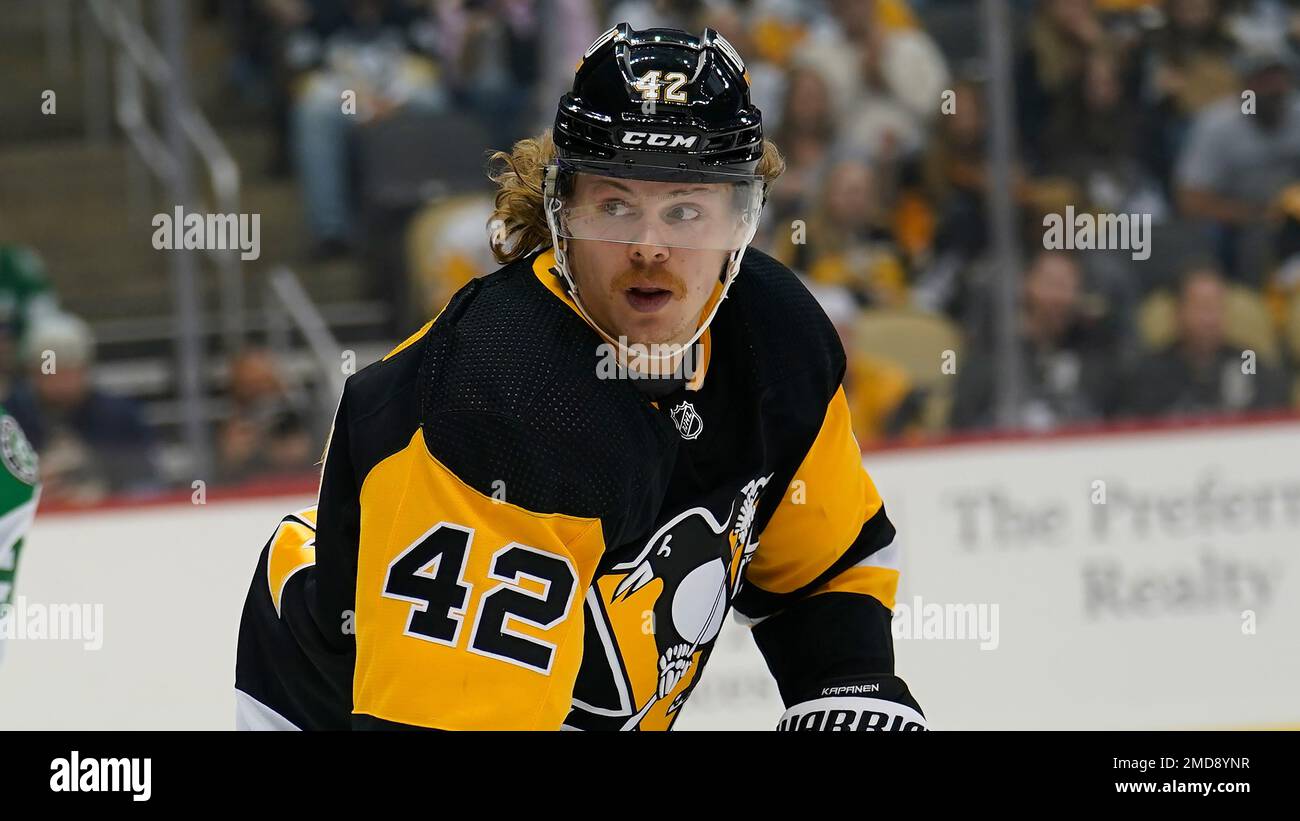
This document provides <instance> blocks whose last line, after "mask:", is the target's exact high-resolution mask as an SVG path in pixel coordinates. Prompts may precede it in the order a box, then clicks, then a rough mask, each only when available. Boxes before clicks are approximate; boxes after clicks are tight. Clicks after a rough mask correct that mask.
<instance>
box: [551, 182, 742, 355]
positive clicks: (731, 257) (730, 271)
mask: <svg viewBox="0 0 1300 821" xmlns="http://www.w3.org/2000/svg"><path fill="white" fill-rule="evenodd" d="M553 181H554V178H553V177H552V176H551V175H549V174H548V178H547V180H546V185H547V187H548V188H549V187H550V186H551V185H552V184H553ZM546 222H547V225H548V226H550V229H551V247H552V248H553V249H554V250H555V267H557V268H558V269H559V271H560V278H561V279H563V280H564V286H565V289H566V290H567V291H568V293H569V297H570V298H571V299H572V300H573V304H574V305H575V306H577V308H578V312H579V313H580V314H582V317H583V319H585V320H587V323H588V324H589V325H591V327H592V328H594V329H595V330H596V333H598V334H600V336H601V337H602V338H604V340H605V341H606V342H608V343H610V344H611V345H617V346H618V352H619V355H620V356H622V357H628V359H624V361H632V360H633V359H640V358H645V359H670V358H672V357H674V356H679V355H680V354H681V352H682V351H686V350H689V349H690V347H691V346H692V345H694V344H695V343H696V342H698V341H699V339H700V337H702V336H704V332H705V331H707V330H708V329H709V325H710V324H712V322H713V318H714V317H715V316H717V314H718V308H720V307H722V301H723V300H724V299H726V298H727V292H728V291H729V290H731V284H732V283H733V282H735V281H736V277H737V276H738V275H739V274H740V260H741V258H742V257H743V256H744V255H745V249H746V248H748V247H749V243H750V241H752V240H753V238H754V232H755V231H756V230H757V229H758V215H755V216H754V219H753V220H752V221H751V222H750V225H749V230H748V231H746V233H745V239H744V241H743V242H741V244H740V247H739V248H736V249H735V250H733V251H730V252H729V253H728V255H727V262H726V264H725V265H724V266H723V269H722V274H721V275H720V276H719V281H721V282H722V293H721V294H719V295H718V298H717V300H715V301H714V303H713V308H712V309H710V311H709V315H708V316H706V317H705V318H704V321H703V322H701V323H700V326H699V327H698V328H697V329H696V330H695V333H694V334H693V335H692V336H691V338H690V339H689V340H687V341H686V342H684V343H682V344H681V345H680V346H679V347H678V349H677V350H676V351H673V352H670V353H667V354H659V355H654V354H651V353H649V352H648V351H644V352H642V351H638V352H632V351H629V350H628V348H627V346H625V345H624V344H623V343H622V342H621V341H620V338H619V337H618V336H616V335H614V334H612V333H610V332H609V331H607V330H606V329H605V328H603V327H602V326H601V324H600V323H599V322H597V321H596V320H595V318H594V317H592V315H591V312H590V311H588V310H587V306H586V305H585V304H583V301H582V296H581V294H580V293H579V291H578V283H577V282H576V281H575V280H574V277H573V272H572V271H571V270H570V268H569V256H568V253H567V249H566V244H567V243H566V238H565V237H562V236H560V230H559V224H558V222H557V217H556V214H555V211H554V209H550V208H548V209H546Z"/></svg>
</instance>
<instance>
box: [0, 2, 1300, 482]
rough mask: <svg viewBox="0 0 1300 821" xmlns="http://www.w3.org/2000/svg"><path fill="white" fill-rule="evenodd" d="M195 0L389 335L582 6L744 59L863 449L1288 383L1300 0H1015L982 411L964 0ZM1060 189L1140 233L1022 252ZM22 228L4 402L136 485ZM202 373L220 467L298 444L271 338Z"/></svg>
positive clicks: (1297, 371)
mask: <svg viewBox="0 0 1300 821" xmlns="http://www.w3.org/2000/svg"><path fill="white" fill-rule="evenodd" d="M213 5H216V6H219V7H220V13H221V18H222V20H223V25H224V26H225V30H226V31H227V32H228V35H229V47H230V53H231V55H232V56H231V60H230V66H231V70H230V79H231V82H232V87H233V88H234V89H235V90H236V91H237V92H238V93H239V94H241V95H243V96H244V97H245V98H246V99H252V100H257V101H260V104H261V106H262V108H261V110H262V111H264V112H265V126H266V128H267V129H268V132H270V133H272V134H274V135H275V144H276V146H277V150H276V153H275V157H276V159H275V162H274V163H273V167H272V169H271V171H272V172H274V173H284V174H289V175H292V177H293V179H294V180H295V184H296V186H297V187H298V190H299V193H300V196H301V202H302V212H303V215H304V233H305V236H306V237H307V238H308V244H309V247H310V250H311V256H312V257H313V258H316V259H327V258H352V259H355V260H356V261H357V262H358V263H360V267H359V270H361V271H362V272H363V274H361V275H363V276H366V277H368V278H370V280H372V281H371V283H370V284H371V286H372V290H373V291H374V292H375V293H376V294H380V295H382V296H384V298H386V299H387V300H388V301H389V303H390V305H391V306H392V308H393V310H394V326H393V336H394V337H400V336H404V335H405V334H406V333H409V332H410V331H411V330H413V329H414V328H415V327H418V325H419V324H420V323H421V322H423V321H424V320H425V319H427V317H429V316H432V315H433V314H434V313H436V311H437V310H438V308H439V307H440V306H441V305H442V304H443V302H445V300H446V298H447V297H448V296H449V295H450V293H451V292H453V291H454V290H455V289H456V288H457V287H459V286H460V285H461V284H463V283H464V282H465V281H467V280H468V279H470V278H472V277H474V276H478V275H481V274H484V273H487V272H489V271H491V270H494V269H495V267H496V265H495V263H494V262H493V260H492V257H491V255H490V252H489V249H488V244H487V241H486V234H485V223H486V219H487V215H488V213H489V212H490V209H491V190H490V188H489V187H488V182H487V180H486V176H485V175H484V173H483V171H484V169H483V160H484V156H485V151H486V150H487V149H489V148H506V147H508V146H509V145H510V144H511V143H513V142H514V141H515V140H517V139H520V138H522V137H525V136H532V135H534V134H536V133H538V132H540V131H541V130H542V129H544V128H548V127H549V126H550V125H551V122H552V120H553V118H554V110H555V109H554V107H555V103H556V101H557V100H558V98H559V96H560V94H561V93H563V92H564V91H565V90H566V89H567V85H568V83H569V82H570V81H571V79H572V70H573V66H574V63H575V61H576V57H577V55H579V54H581V53H582V51H583V50H584V49H585V48H586V46H587V45H588V44H589V43H590V42H591V41H592V40H594V39H595V38H596V37H597V36H598V35H599V34H600V32H602V31H604V30H605V29H606V28H608V27H609V26H610V25H612V24H614V23H616V22H619V21H627V22H629V23H630V24H632V25H633V26H634V27H636V28H647V27H652V26H669V27H676V28H683V29H686V30H689V31H693V32H699V31H701V30H702V29H703V28H704V27H706V26H708V27H712V28H714V29H717V30H718V31H719V32H721V33H722V34H723V35H724V36H726V37H727V38H728V39H729V40H730V41H731V42H732V43H733V44H734V45H735V46H736V48H737V50H738V51H739V52H740V54H741V55H742V56H743V57H744V58H745V60H746V64H747V68H748V70H749V75H750V78H751V86H752V96H753V98H754V101H755V102H756V103H757V105H758V106H759V107H760V108H761V109H762V111H763V114H764V123H765V127H766V131H767V134H768V135H769V136H770V137H771V138H772V139H773V140H774V141H775V142H776V144H777V146H778V147H779V148H780V149H781V151H782V153H783V154H784V156H785V158H786V161H787V171H786V172H785V174H784V175H783V176H782V177H781V178H780V180H779V181H778V182H777V184H776V187H775V190H774V191H773V192H772V194H771V197H770V199H769V201H768V204H767V210H766V212H765V215H764V219H763V222H762V227H761V229H760V233H759V235H758V237H757V238H756V240H755V246H756V247H758V248H760V249H762V250H764V251H766V252H768V253H771V254H773V255H774V256H776V257H778V258H779V259H781V260H782V261H783V262H785V263H786V264H787V265H789V266H790V267H791V268H792V269H793V270H795V271H796V272H797V273H798V274H799V275H800V276H801V277H803V278H804V279H805V281H806V282H807V284H808V286H809V288H810V290H812V291H813V293H814V295H815V296H817V298H818V299H819V300H820V301H821V302H822V304H823V305H824V306H825V308H826V310H827V313H828V315H830V316H831V318H832V320H833V321H834V322H835V324H836V326H837V328H839V330H840V332H841V334H842V336H843V339H844V342H845V348H846V350H847V351H848V353H849V369H848V374H847V377H846V387H847V389H848V392H849V395H850V401H851V404H852V407H853V413H854V426H855V431H856V432H857V435H858V439H859V441H860V442H861V443H862V444H863V445H864V446H870V445H871V444H872V443H878V442H880V441H885V440H892V439H895V438H898V437H904V438H914V437H921V436H934V435H942V434H945V433H948V432H966V431H979V430H984V429H988V428H990V427H992V426H994V425H1011V426H1014V427H1017V428H1021V429H1029V430H1034V431H1049V430H1056V429H1062V428H1073V427H1077V426H1088V425H1095V424H1104V423H1117V422H1118V423H1126V422H1128V421H1130V420H1138V419H1141V420H1148V419H1170V418H1180V417H1189V416H1218V415H1231V414H1240V413H1246V412H1269V411H1282V410H1285V409H1288V408H1290V409H1295V408H1297V407H1300V91H1297V89H1296V80H1297V76H1298V75H1297V71H1298V70H1300V62H1297V56H1298V55H1300V48H1297V46H1298V45H1300V0H1012V2H1011V3H1010V5H1011V9H1012V12H1013V14H1012V21H1013V31H1012V32H1010V35H1011V36H1010V38H1009V43H1010V44H1011V48H1012V53H1011V54H1010V55H1008V56H1009V58H1010V61H1011V65H1012V69H1013V86H1014V87H1013V89H1012V91H1013V97H1014V111H1015V118H1014V123H1013V128H1014V131H1015V156H1014V158H1013V162H1012V169H1013V170H1012V175H1011V176H1012V179H1011V180H1010V189H1011V196H1012V200H1013V202H1014V203H1015V206H1016V213H1017V216H1018V219H1019V223H1018V225H1017V226H1016V228H1017V231H1018V239H1019V245H1018V248H1017V252H1018V253H1017V256H1018V262H1017V266H1016V267H1017V268H1018V270H1017V271H1015V272H1014V274H1015V276H1016V279H1017V284H1018V290H1019V298H1020V305H1019V315H1018V318H1017V324H1016V332H1015V340H1016V344H1017V345H1018V349H1019V351H1018V353H1019V356H1018V357H1016V358H1015V360H1014V361H1016V362H1018V368H1019V371H1020V372H1019V373H1018V374H1017V376H1018V382H1019V383H1020V385H1021V396H1020V401H1019V403H1018V404H1017V406H1016V407H1014V408H1011V409H1010V415H1008V414H1007V410H1008V409H1006V408H1004V407H1003V406H1002V403H1001V402H1000V401H999V396H1000V394H999V391H1000V386H1001V385H1002V382H1003V377H1004V376H1005V373H1004V368H1005V367H1006V364H1007V363H1006V362H1004V361H1003V359H1002V358H1001V357H1000V356H999V355H998V353H997V351H998V346H997V340H998V334H999V331H1000V330H1001V328H1000V327H999V321H1000V320H999V316H1000V315H999V313H998V312H997V310H996V306H997V298H996V297H997V293H996V289H997V286H998V282H999V280H1000V278H1001V277H1002V275H1003V274H1004V273H1005V272H1004V271H1003V270H1002V266H1001V263H1000V262H999V260H998V258H997V257H996V256H995V254H994V250H993V247H992V242H991V233H990V230H989V219H988V214H989V211H988V208H987V204H986V203H987V197H988V195H989V187H990V185H991V184H992V179H991V171H990V158H989V146H990V135H989V126H990V119H991V116H990V112H989V109H988V105H987V100H988V91H989V89H988V70H987V65H986V63H985V55H984V52H983V43H984V36H983V31H982V28H981V25H982V21H981V17H980V5H981V4H980V3H979V2H975V0H910V2H909V0H224V2H219V1H218V0H213ZM349 106H351V107H349ZM1067 209H1068V213H1071V214H1076V215H1085V216H1086V217H1089V218H1092V217H1096V216H1099V215H1107V214H1116V215H1133V216H1134V217H1135V221H1134V223H1133V224H1134V225H1137V224H1142V225H1144V226H1149V235H1148V236H1146V238H1145V240H1144V242H1146V244H1147V245H1146V248H1145V251H1143V250H1142V249H1139V248H1136V247H1134V245H1133V242H1136V241H1137V240H1136V239H1135V238H1134V237H1130V240H1131V242H1130V244H1129V245H1128V246H1126V247H1119V248H1106V249H1098V250H1089V249H1070V248H1069V247H1068V246H1067V247H1059V245H1058V247H1047V246H1048V244H1049V243H1047V242H1046V241H1045V236H1046V232H1045V227H1044V226H1045V221H1044V218H1045V217H1047V216H1049V215H1053V214H1057V215H1063V214H1066V213H1067ZM1067 230H1068V229H1067ZM1139 251H1141V252H1139ZM27 253H28V252H26V251H25V250H24V249H21V248H19V247H16V246H12V247H6V248H5V249H4V250H3V253H0V266H3V267H0V275H2V276H0V287H3V288H4V289H6V290H8V291H10V292H12V293H5V294H0V308H6V309H7V311H8V319H7V320H6V322H7V324H6V325H5V326H4V327H5V329H6V332H5V333H4V334H3V335H0V336H3V337H4V338H3V339H0V357H3V359H4V362H5V368H4V372H5V379H6V385H5V391H4V393H5V396H6V398H5V399H4V405H5V407H6V408H7V409H8V411H9V412H10V413H11V414H13V415H14V416H15V417H17V418H18V419H19V421H20V422H21V423H22V424H23V425H24V427H25V428H26V429H27V430H28V432H29V436H31V438H32V440H33V442H34V444H35V445H36V447H37V448H38V450H39V451H40V453H41V456H42V460H43V464H44V466H45V469H46V470H47V471H49V472H50V475H51V476H52V477H54V481H57V482H64V481H65V480H66V484H67V486H68V488H72V487H73V486H74V485H75V487H76V490H72V489H69V490H67V491H66V495H68V496H69V497H76V496H77V494H81V495H83V496H87V497H95V496H102V495H104V494H108V493H122V492H132V491H135V490H140V489H146V490H147V489H148V488H150V487H155V486H157V485H158V484H159V483H160V482H163V481H165V480H164V479H163V478H162V474H161V473H160V471H159V469H158V468H157V466H156V464H157V460H156V458H155V456H154V455H153V454H154V449H155V447H156V443H155V442H154V440H153V436H152V434H151V432H150V430H149V428H148V425H146V424H144V422H143V421H142V417H141V414H140V411H139V408H137V407H135V406H134V405H133V404H132V402H131V401H130V400H128V399H126V398H125V397H121V396H115V395H113V394H112V393H111V392H108V391H105V390H104V389H102V388H99V387H97V386H96V385H95V381H94V380H93V379H92V378H91V376H92V375H93V369H94V364H93V363H94V341H93V337H92V334H91V333H90V330H89V329H88V328H87V327H86V325H85V323H84V322H81V321H80V320H78V319H77V318H75V317H70V316H67V315H66V314H62V313H60V312H59V311H58V309H57V307H56V306H54V305H53V301H54V300H53V299H52V298H48V299H46V298H45V297H44V296H43V295H42V293H41V290H40V288H39V287H38V286H34V285H32V282H37V281H39V279H40V277H39V275H38V269H39V265H38V264H37V263H34V262H33V261H32V260H31V259H30V258H29V257H28V256H24V255H26V254H27ZM43 300H44V301H45V302H48V303H50V304H46V305H43V304H42V301H43ZM51 350H59V351H66V352H61V353H59V362H60V363H67V366H68V367H66V368H64V367H60V368H59V369H58V374H59V376H58V377H57V378H56V379H51V378H50V377H49V375H48V374H44V375H40V374H41V369H42V368H43V367H48V363H46V362H45V360H44V359H43V356H45V355H46V354H48V352H49V351H51ZM225 372H226V374H227V377H226V385H227V386H228V402H227V403H226V405H225V406H223V411H222V418H221V419H220V420H218V421H217V423H216V424H217V427H218V430H217V435H216V439H217V447H218V459H219V463H220V475H221V477H222V478H224V479H230V480H238V479H244V478H248V477H251V476H258V475H265V474H266V473H268V472H272V473H275V472H292V471H294V470H301V469H302V468H303V467H306V466H309V465H310V464H311V463H312V462H313V460H314V458H315V457H316V456H317V455H318V454H317V453H316V452H315V451H317V450H318V446H319V441H318V440H319V438H320V435H319V434H320V431H319V429H318V424H317V422H316V418H315V417H316V416H318V415H319V414H317V413H316V411H315V410H313V409H312V408H311V407H309V406H307V405H305V404H304V403H303V401H302V400H301V399H299V398H297V397H298V394H297V393H296V392H295V391H293V390H291V386H290V385H289V382H290V380H288V379H287V378H286V377H285V375H284V373H283V372H282V368H281V366H280V365H278V364H277V363H276V362H275V360H274V358H273V357H272V356H271V355H270V354H268V353H267V352H266V351H264V350H260V349H250V350H248V351H245V352H242V353H240V354H239V355H238V356H237V357H236V358H234V359H233V360H232V361H230V362H228V363H226V367H225ZM317 410H318V409H317ZM47 486H48V485H47ZM56 492H58V493H65V491H64V490H62V489H56Z"/></svg>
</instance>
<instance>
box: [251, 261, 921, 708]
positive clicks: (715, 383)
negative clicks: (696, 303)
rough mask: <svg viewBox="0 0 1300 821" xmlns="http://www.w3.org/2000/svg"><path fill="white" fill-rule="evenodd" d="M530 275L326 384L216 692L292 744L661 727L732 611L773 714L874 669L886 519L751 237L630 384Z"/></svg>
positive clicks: (474, 289)
mask: <svg viewBox="0 0 1300 821" xmlns="http://www.w3.org/2000/svg"><path fill="white" fill-rule="evenodd" d="M553 264H554V256H553V253H551V252H549V251H547V252H542V253H539V254H534V255H532V256H530V257H527V258H525V259H524V260H521V261H519V262H516V263H513V264H510V265H507V266H505V267H504V268H502V269H501V270H499V271H497V272H496V273H494V274H491V275H489V276H486V277H484V278H482V279H478V280H475V281H472V282H470V283H469V284H468V285H466V286H465V287H464V288H463V289H461V290H460V291H459V292H458V293H457V294H456V295H455V296H454V297H453V298H452V300H451V301H450V302H449V303H448V305H447V306H446V307H445V308H444V309H443V311H442V312H441V313H440V314H439V315H438V317H437V318H436V319H435V320H434V321H432V322H430V323H429V324H428V325H426V326H425V327H424V328H422V329H421V330H420V331H419V332H418V333H416V334H415V335H414V336H412V337H411V338H410V339H408V340H407V341H406V342H404V343H402V344H401V345H399V346H398V347H397V348H396V349H394V350H393V351H392V352H391V353H390V354H388V356H386V357H385V358H384V359H383V360H382V361H380V362H377V363H375V364H373V365H371V366H369V367H367V368H365V369H363V370H362V371H360V372H359V373H357V374H356V375H354V376H352V377H350V378H349V379H348V380H347V384H346V387H345V389H344V392H343V396H342V398H341V400H340V403H339V407H338V411H337V415H336V418H335V423H334V428H333V432H332V434H331V438H330V442H329V446H328V451H327V455H326V459H325V463H324V468H323V471H322V478H321V486H320V493H319V499H318V503H317V505H315V506H314V507H312V508H309V509H307V510H303V511H299V512H297V513H295V514H292V515H289V516H286V517H285V518H284V520H283V521H282V522H281V523H280V525H279V527H278V528H277V529H276V531H275V533H274V535H273V536H272V537H271V539H270V541H269V542H268V543H267V545H266V547H265V548H264V549H263V551H262V555H261V558H260V560H259V563H258V566H257V570H256V575H255V577H254V579H253V582H252V585H251V588H250V590H249V594H248V599H247V602H246V604H245V608H244V614H243V620H242V623H241V626H240V633H239V652H238V662H237V670H236V688H237V690H238V691H240V698H245V699H248V698H251V699H252V700H254V701H255V702H256V703H258V704H259V705H261V706H263V707H266V708H269V710H271V711H274V713H275V714H278V716H279V717H282V718H283V719H284V720H285V721H286V722H288V723H290V724H292V725H294V726H296V727H300V728H337V729H344V728H349V727H355V728H360V727H388V726H395V725H406V726H415V727H429V728H440V729H559V728H574V729H667V728H669V727H671V726H672V724H673V722H674V721H675V720H676V718H677V716H678V715H679V712H680V710H681V707H682V705H683V704H684V703H685V702H686V700H687V698H688V697H689V696H690V693H691V690H692V689H693V688H694V686H695V685H696V683H697V682H698V681H699V680H700V676H701V675H702V672H703V670H704V668H705V667H706V664H707V662H708V658H709V654H710V652H711V649H712V647H713V645H714V640H715V639H716V637H717V635H718V631H719V630H720V629H721V627H722V624H723V621H724V616H725V615H726V614H727V612H728V611H729V610H731V609H734V610H735V612H736V613H737V614H738V615H739V616H740V617H742V620H743V621H745V622H747V623H748V624H750V625H751V626H752V629H753V631H754V635H755V638H756V640H757V642H758V645H759V648H760V649H761V650H762V652H763V654H764V656H765V658H766V659H767V662H768V665H769V667H770V669H771V671H772V673H773V675H774V676H775V678H776V681H777V684H778V686H779V689H780V691H781V694H782V697H783V698H784V699H785V700H786V702H787V704H789V703H791V702H792V701H794V700H796V699H799V698H800V697H801V696H802V695H803V693H804V691H806V690H807V689H808V688H809V687H811V686H812V685H813V684H814V683H816V682H818V681H823V680H826V679H827V678H828V677H831V676H834V675H841V674H856V673H892V672H893V649H892V642H891V636H890V630H889V623H890V615H889V609H892V607H893V604H894V601H893V600H894V595H895V590H896V587H897V582H898V570H897V561H896V556H895V552H896V551H895V548H893V547H892V543H893V540H894V529H893V527H892V525H891V524H890V522H889V520H888V519H887V518H886V516H885V511H884V508H883V506H882V503H881V500H880V498H879V496H878V495H877V492H876V489H875V487H874V486H873V484H872V482H871V479H870V478H869V477H868V475H867V473H866V472H865V471H864V470H863V468H862V462H861V455H860V452H859V449H858V446H857V443H856V442H855V441H854V438H853V434H852V431H851V429H850V425H849V409H848V405H847V403H846V401H845V397H844V392H843V390H842V388H841V386H840V383H841V380H842V378H843V376H844V370H845V361H844V352H843V349H842V347H841V346H840V343H839V339H838V337H837V336H836V333H835V330H834V328H833V327H832V326H831V324H830V322H829V321H828V320H827V319H826V317H825V315H824V314H823V312H822V311H821V309H820V308H819V306H818V305H817V304H816V302H815V301H814V300H813V298H812V297H811V296H810V295H809V294H808V292H807V291H806V290H805V289H804V287H803V286H802V285H801V284H800V283H799V282H798V280H797V279H796V278H795V276H794V275H793V274H792V273H791V272H790V271H789V270H787V269H786V268H785V267H784V266H782V265H780V264H779V263H777V262H776V261H775V260H773V259H771V258H770V257H768V256H766V255H765V254H763V253H761V252H759V251H757V250H755V249H752V248H751V249H749V250H748V251H747V252H746V254H745V257H744V261H743V264H742V267H741V273H740V275H739V277H738V279H737V280H736V282H735V284H734V285H733V287H732V289H731V293H730V296H729V297H728V299H727V300H726V301H725V302H724V303H723V305H722V307H721V308H720V310H719V311H718V313H717V316H716V318H715V319H714V321H713V323H712V325H711V326H710V328H709V330H708V331H707V333H706V334H705V336H704V337H703V338H702V340H701V343H700V344H701V345H702V354H703V367H702V371H701V372H700V373H699V374H697V376H696V378H695V379H694V380H692V381H691V382H690V383H689V384H682V383H680V382H679V383H676V384H671V385H669V386H668V389H667V392H664V391H663V390H660V391H658V392H647V390H646V389H645V386H644V385H642V384H641V383H639V382H638V381H637V380H629V379H602V378H600V375H599V368H598V364H599V363H598V357H599V356H600V352H599V343H600V338H599V337H598V336H597V334H596V332H595V331H594V330H593V329H592V328H591V327H590V326H589V325H588V324H587V323H586V322H585V321H584V320H583V319H582V317H581V316H580V314H579V313H578V311H577V309H576V308H575V307H574V305H573V304H572V302H571V301H569V299H568V297H567V296H566V295H565V294H564V292H563V291H562V290H561V288H560V285H559V280H558V278H557V277H556V276H555V275H554V273H553V272H552V270H551V267H552V265H553ZM661 387H662V386H661ZM776 719H777V717H776V716H773V724H774V725H775V723H776Z"/></svg>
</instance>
